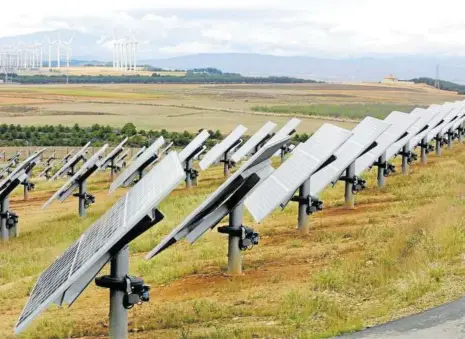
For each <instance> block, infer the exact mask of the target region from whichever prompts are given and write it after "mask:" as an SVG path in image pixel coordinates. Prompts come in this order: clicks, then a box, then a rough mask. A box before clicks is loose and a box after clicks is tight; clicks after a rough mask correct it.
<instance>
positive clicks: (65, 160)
mask: <svg viewBox="0 0 465 339" xmlns="http://www.w3.org/2000/svg"><path fill="white" fill-rule="evenodd" d="M73 152H74V148H73V149H72V150H71V151H69V152H68V153H67V154H66V155H65V156H64V157H63V158H62V159H61V160H60V163H62V164H66V163H67V162H68V159H69V158H70V157H71V155H72V154H73Z"/></svg>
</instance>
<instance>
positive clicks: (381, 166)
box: [376, 152, 387, 188]
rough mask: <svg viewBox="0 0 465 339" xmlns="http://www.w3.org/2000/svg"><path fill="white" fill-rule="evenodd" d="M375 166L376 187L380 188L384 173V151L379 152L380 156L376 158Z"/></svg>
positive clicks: (382, 185) (382, 184) (385, 164)
mask: <svg viewBox="0 0 465 339" xmlns="http://www.w3.org/2000/svg"><path fill="white" fill-rule="evenodd" d="M376 166H377V167H378V187H379V188H382V187H384V177H385V174H386V166H387V163H386V152H384V153H383V154H381V156H380V157H379V159H378V162H377V163H376Z"/></svg>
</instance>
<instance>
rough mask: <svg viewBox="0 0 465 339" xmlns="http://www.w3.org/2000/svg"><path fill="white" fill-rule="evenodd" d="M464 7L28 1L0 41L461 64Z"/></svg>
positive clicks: (304, 0)
mask: <svg viewBox="0 0 465 339" xmlns="http://www.w3.org/2000/svg"><path fill="white" fill-rule="evenodd" d="M464 9H465V2H463V1H456V0H442V1H440V2H433V1H428V0H423V1H418V0H402V1H401V0H389V1H380V0H371V1H369V0H288V1H282V0H279V1H277V0H233V1H222V0H216V1H213V0H195V1H192V0H171V1H166V0H164V1H160V0H131V1H127V0H126V1H120V0H98V1H95V0H93V1H91V0H79V1H69V2H64V1H58V0H42V1H36V0H22V1H10V2H8V4H4V5H2V12H3V13H8V14H7V15H2V20H0V37H5V36H14V35H22V34H29V33H34V32H40V31H50V30H56V29H72V30H76V31H79V32H82V33H86V34H89V35H92V36H94V37H95V42H96V43H98V44H100V45H102V46H103V47H104V48H107V49H111V46H112V41H113V40H114V39H117V38H121V37H124V36H130V35H133V36H135V37H136V39H137V40H138V41H139V51H140V52H141V54H142V55H155V54H156V55H158V56H160V57H171V56H178V55H186V54H195V53H223V52H246V53H263V54H274V55H306V56H315V57H332V58H345V57H359V56H373V55H382V56H393V55H443V56H465V44H464V43H463V41H464V40H465V38H464V37H465V20H463V14H462V12H463V10H464Z"/></svg>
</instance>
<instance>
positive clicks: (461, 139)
mask: <svg viewBox="0 0 465 339" xmlns="http://www.w3.org/2000/svg"><path fill="white" fill-rule="evenodd" d="M463 125H464V124H463V123H462V124H461V125H460V126H459V128H458V129H457V133H458V135H459V143H462V142H463V132H464V128H463V127H464V126H463Z"/></svg>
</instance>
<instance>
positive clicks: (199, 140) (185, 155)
mask: <svg viewBox="0 0 465 339" xmlns="http://www.w3.org/2000/svg"><path fill="white" fill-rule="evenodd" d="M209 137H210V133H208V131H207V130H205V129H204V130H203V131H202V132H200V133H199V134H198V135H197V136H196V137H195V138H194V139H193V140H192V141H191V142H190V143H189V144H188V145H187V146H186V147H184V149H183V150H182V151H181V152H179V160H180V161H181V163H184V162H185V161H186V160H188V159H189V158H191V157H192V156H194V155H195V154H197V153H198V152H199V151H200V148H201V147H202V146H203V145H204V144H205V142H206V141H207V139H208V138H209Z"/></svg>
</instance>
